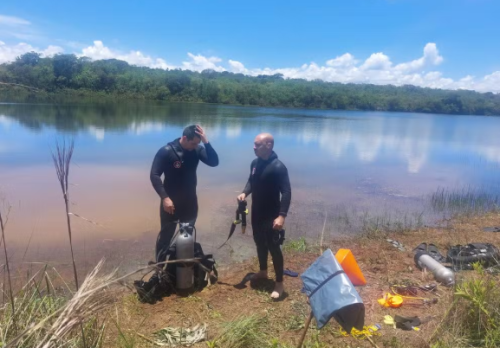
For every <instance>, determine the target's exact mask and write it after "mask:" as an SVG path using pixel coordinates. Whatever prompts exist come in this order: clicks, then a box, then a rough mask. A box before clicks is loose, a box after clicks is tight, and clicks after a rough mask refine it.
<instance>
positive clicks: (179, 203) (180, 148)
mask: <svg viewBox="0 0 500 348" xmlns="http://www.w3.org/2000/svg"><path fill="white" fill-rule="evenodd" d="M200 141H201V142H203V144H204V146H202V145H200ZM200 160H201V161H202V162H203V163H205V164H207V165H208V166H210V167H216V166H217V165H218V164H219V157H218V156H217V153H216V152H215V150H214V148H213V147H212V145H211V144H210V143H209V142H208V140H207V136H206V135H205V131H204V130H203V128H201V127H200V126H198V125H192V126H188V127H186V128H185V129H184V132H183V133H182V137H181V138H177V139H176V140H174V141H172V142H170V143H168V144H167V145H166V146H164V147H162V148H160V149H159V150H158V152H157V153H156V156H155V158H154V160H153V165H152V166H151V174H150V179H151V183H152V184H153V187H154V189H155V191H156V192H157V193H158V195H159V196H160V198H161V204H160V222H161V230H160V233H159V234H158V238H157V240H156V252H155V253H156V255H155V256H156V262H161V261H163V260H164V259H165V257H166V252H167V250H168V248H169V246H170V242H171V240H172V237H173V236H174V233H175V228H176V226H177V223H176V221H179V222H189V223H190V224H191V225H194V224H195V222H196V218H197V217H198V197H197V195H196V185H197V177H196V169H197V168H198V163H199V161H200ZM162 174H164V177H165V179H164V181H163V183H162V181H161V175H162Z"/></svg>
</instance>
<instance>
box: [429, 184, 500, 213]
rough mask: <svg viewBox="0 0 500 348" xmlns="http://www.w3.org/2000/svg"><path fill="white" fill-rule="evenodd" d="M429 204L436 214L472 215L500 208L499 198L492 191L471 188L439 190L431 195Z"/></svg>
mask: <svg viewBox="0 0 500 348" xmlns="http://www.w3.org/2000/svg"><path fill="white" fill-rule="evenodd" d="M430 202H431V206H432V209H433V210H434V212H436V213H447V214H450V215H452V216H453V215H457V214H461V215H464V214H465V215H474V214H478V213H485V212H489V211H495V210H497V209H498V208H499V207H500V196H499V195H498V194H496V193H495V190H494V189H489V190H487V189H478V188H473V187H471V186H466V187H463V188H461V189H445V188H439V189H438V190H436V192H434V193H433V194H432V195H431V197H430Z"/></svg>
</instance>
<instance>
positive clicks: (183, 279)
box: [175, 229, 194, 290]
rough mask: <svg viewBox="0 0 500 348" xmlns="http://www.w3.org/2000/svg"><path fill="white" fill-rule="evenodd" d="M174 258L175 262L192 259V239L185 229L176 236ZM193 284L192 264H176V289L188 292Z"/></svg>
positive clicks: (191, 235)
mask: <svg viewBox="0 0 500 348" xmlns="http://www.w3.org/2000/svg"><path fill="white" fill-rule="evenodd" d="M175 244H176V246H175V257H176V259H177V260H181V259H192V258H194V237H193V234H192V233H189V232H188V231H187V229H181V231H180V233H179V235H178V236H177V240H176V243H175ZM193 284H194V267H193V264H192V263H189V264H183V263H178V264H177V267H176V288H177V289H178V290H189V289H191V288H192V287H193Z"/></svg>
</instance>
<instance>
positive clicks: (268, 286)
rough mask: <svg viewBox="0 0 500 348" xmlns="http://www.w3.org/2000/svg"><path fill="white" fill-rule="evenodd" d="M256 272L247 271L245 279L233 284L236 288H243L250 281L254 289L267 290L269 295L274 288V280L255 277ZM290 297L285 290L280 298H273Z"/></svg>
mask: <svg viewBox="0 0 500 348" xmlns="http://www.w3.org/2000/svg"><path fill="white" fill-rule="evenodd" d="M254 275H255V273H247V274H246V275H245V276H244V277H243V279H242V280H241V281H240V282H239V283H238V284H235V285H233V286H234V287H235V288H236V289H239V290H242V289H245V288H246V287H247V283H250V287H251V288H252V289H254V290H257V291H262V292H266V293H268V294H269V295H271V293H272V292H273V290H274V284H275V283H274V280H272V279H269V278H267V279H266V278H260V279H253V276H254ZM287 297H288V293H287V292H286V291H283V293H282V294H281V296H280V297H279V298H278V299H273V300H274V301H283V300H284V299H285V298H287Z"/></svg>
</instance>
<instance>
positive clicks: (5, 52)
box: [0, 41, 64, 64]
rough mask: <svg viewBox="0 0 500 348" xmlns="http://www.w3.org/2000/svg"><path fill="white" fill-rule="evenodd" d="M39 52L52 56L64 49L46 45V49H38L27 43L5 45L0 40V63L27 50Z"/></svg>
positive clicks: (12, 58)
mask: <svg viewBox="0 0 500 348" xmlns="http://www.w3.org/2000/svg"><path fill="white" fill-rule="evenodd" d="M32 51H34V52H39V53H41V54H42V56H44V57H52V56H53V55H54V54H56V53H62V52H63V51H64V50H63V49H62V47H58V46H48V47H47V48H46V49H43V50H41V49H39V48H37V47H33V46H31V45H29V44H27V43H23V42H21V43H19V44H17V45H7V44H6V43H5V42H2V41H0V64H2V63H7V62H12V61H13V60H15V59H16V58H17V57H19V56H20V55H23V54H25V53H28V52H32Z"/></svg>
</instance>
